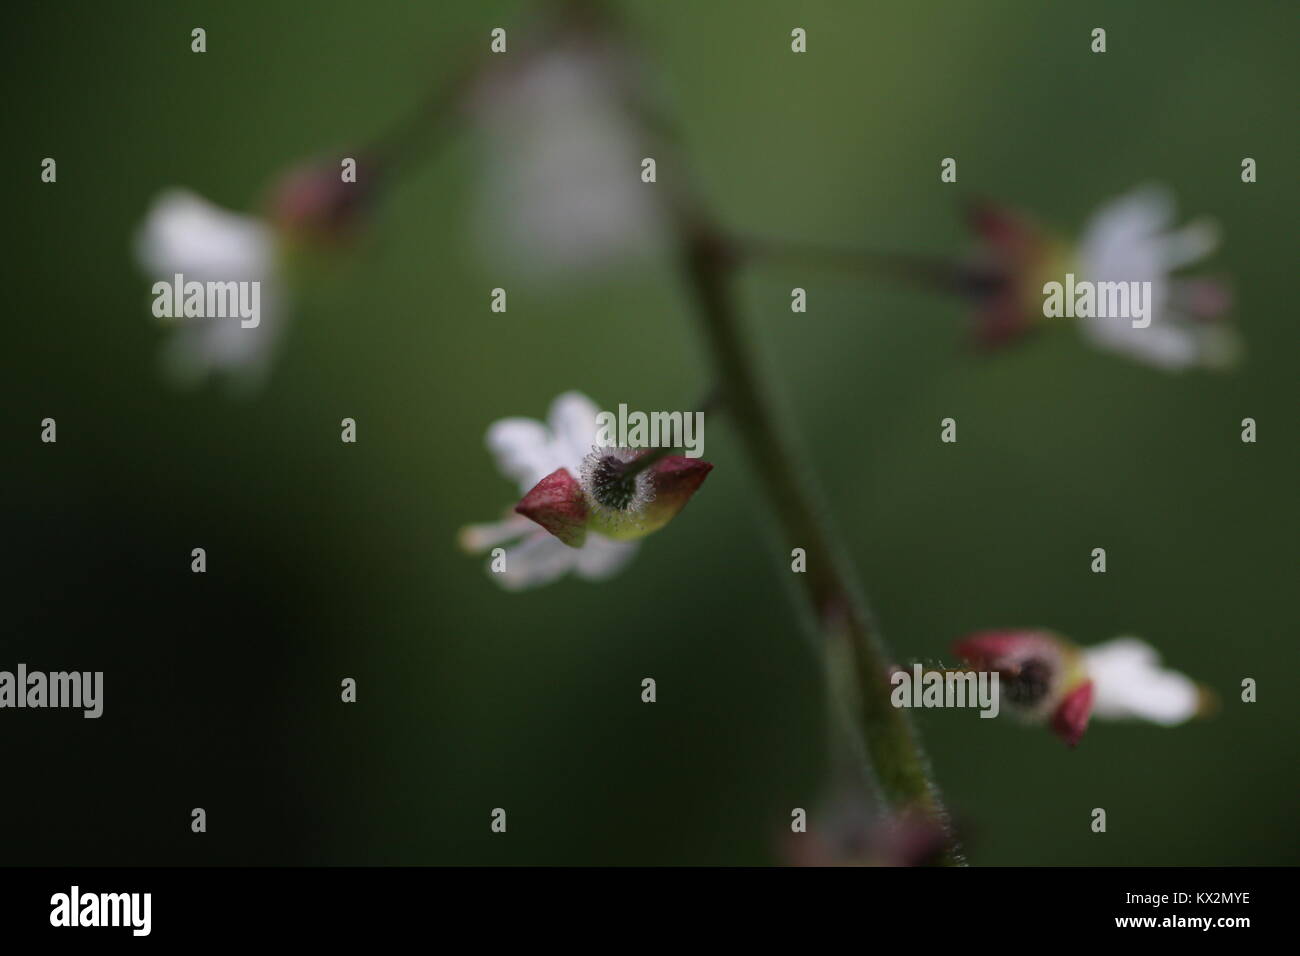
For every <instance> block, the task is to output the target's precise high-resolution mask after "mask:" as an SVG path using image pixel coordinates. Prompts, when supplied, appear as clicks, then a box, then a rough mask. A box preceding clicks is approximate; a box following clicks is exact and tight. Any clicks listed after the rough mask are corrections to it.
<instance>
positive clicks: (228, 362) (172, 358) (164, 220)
mask: <svg viewBox="0 0 1300 956" xmlns="http://www.w3.org/2000/svg"><path fill="white" fill-rule="evenodd" d="M135 252H136V258H137V259H138V260H139V263H140V266H141V268H142V269H143V270H144V271H145V272H146V274H147V275H148V276H149V277H150V279H151V280H153V281H167V282H170V281H172V279H173V277H174V276H175V275H176V274H177V273H180V274H182V275H183V276H184V277H185V281H187V282H188V281H197V282H232V281H233V282H244V281H248V282H252V281H257V282H260V283H261V290H260V295H261V301H260V310H261V314H260V321H259V323H258V325H256V326H255V327H251V328H244V327H243V326H242V325H241V323H240V322H238V321H229V320H224V319H212V318H202V319H195V318H173V319H167V320H165V321H166V322H167V323H168V324H169V325H172V326H173V328H172V329H171V331H170V333H169V338H168V341H167V343H166V345H165V346H164V349H163V365H164V368H165V369H166V371H167V372H168V374H169V375H170V376H171V377H172V378H173V379H174V380H176V381H177V382H178V383H181V384H187V385H188V384H198V383H199V382H202V381H203V380H204V379H206V378H207V377H208V376H209V375H211V374H216V373H225V374H228V375H230V376H231V377H232V378H233V379H236V380H237V381H238V384H239V385H241V386H242V387H243V388H245V389H252V388H256V387H257V386H258V385H260V384H261V383H262V382H263V381H264V380H265V378H266V375H267V372H268V371H269V368H270V363H271V359H272V356H273V353H274V351H275V346H276V343H277V342H278V340H279V338H280V335H281V333H282V331H283V325H284V301H283V294H282V290H281V289H280V282H279V277H278V269H277V251H276V238H275V234H274V231H273V230H272V229H271V227H270V226H269V225H268V224H267V223H266V222H264V221H263V220H261V219H258V218H256V217H253V216H244V215H240V214H238V213H233V212H229V211H227V210H225V209H221V208H220V207H218V206H215V205H213V204H212V203H210V202H208V201H207V200H206V199H203V198H202V197H201V196H198V195H196V194H195V193H193V192H190V191H188V190H184V189H170V190H167V191H165V192H163V193H161V194H160V195H159V196H158V197H157V198H156V199H155V200H154V202H153V205H152V206H151V207H150V209H149V212H148V214H147V215H146V217H145V221H144V224H143V225H142V226H141V228H140V231H139V233H138V234H137V236H136V240H135Z"/></svg>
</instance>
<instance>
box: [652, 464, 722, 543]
mask: <svg viewBox="0 0 1300 956" xmlns="http://www.w3.org/2000/svg"><path fill="white" fill-rule="evenodd" d="M712 470H713V466H712V465H711V464H709V463H708V462H707V461H700V460H699V459H698V458H685V457H683V456H681V455H670V456H669V457H667V458H665V459H663V460H662V461H659V462H657V463H656V464H655V465H654V467H653V468H652V469H651V474H652V475H653V476H654V488H655V497H654V501H652V502H650V504H649V505H647V506H646V520H647V521H648V522H649V523H651V524H654V525H655V528H661V527H663V526H664V525H666V524H667V523H668V522H669V521H671V520H672V519H673V518H675V517H676V516H677V514H678V512H680V511H681V510H682V509H683V508H685V507H686V502H688V501H690V500H691V495H693V494H695V492H696V491H698V490H699V488H700V485H702V484H704V479H705V478H707V477H708V476H709V472H711V471H712Z"/></svg>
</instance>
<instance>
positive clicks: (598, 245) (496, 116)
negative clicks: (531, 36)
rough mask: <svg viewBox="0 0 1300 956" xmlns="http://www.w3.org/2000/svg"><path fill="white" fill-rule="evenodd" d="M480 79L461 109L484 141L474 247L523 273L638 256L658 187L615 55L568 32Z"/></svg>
mask: <svg viewBox="0 0 1300 956" xmlns="http://www.w3.org/2000/svg"><path fill="white" fill-rule="evenodd" d="M502 60H503V65H502V66H501V67H499V68H497V69H494V70H491V71H489V72H488V73H487V74H486V75H485V76H484V77H483V79H482V81H481V83H480V85H479V87H478V88H477V90H476V91H475V96H474V97H473V99H472V102H471V110H472V114H473V117H474V119H475V120H476V122H477V124H478V126H479V127H480V128H481V130H482V133H483V137H484V140H485V150H484V170H483V177H482V189H481V197H480V206H481V211H482V218H481V223H482V225H481V229H480V232H481V238H482V239H483V242H484V244H485V246H486V247H487V248H489V249H490V250H491V251H492V254H493V257H494V259H496V258H497V257H499V256H500V255H501V254H505V255H506V256H508V257H509V258H510V260H511V261H513V262H514V263H515V265H516V266H517V267H518V268H519V269H520V270H521V271H522V272H525V273H531V274H532V275H534V276H537V275H544V274H547V273H554V272H573V271H577V270H582V269H589V268H592V267H599V266H604V265H607V264H609V263H611V262H613V261H616V260H619V259H623V258H627V257H632V256H636V255H639V254H644V253H646V252H648V251H649V250H650V249H652V248H653V247H654V246H655V245H656V243H657V242H658V241H659V240H660V237H661V230H662V227H663V217H662V215H661V212H660V208H659V206H658V200H657V196H658V191H659V190H661V189H662V188H663V187H662V186H657V185H652V184H647V183H643V182H642V181H641V161H642V159H643V158H644V157H646V156H647V155H650V153H649V152H648V151H647V149H646V147H645V145H644V142H643V137H642V136H641V134H640V132H639V128H638V126H637V124H636V122H635V120H634V117H633V116H632V115H630V111H629V103H628V101H627V97H626V95H625V94H626V92H627V90H628V87H629V73H630V69H631V67H630V63H629V59H628V56H627V54H626V53H624V52H623V51H622V50H621V49H619V48H618V47H617V46H615V45H614V44H613V43H612V42H609V41H606V40H605V39H604V38H603V37H602V36H601V35H600V34H598V33H596V32H592V31H585V30H578V29H575V30H571V31H569V32H567V33H563V34H561V35H560V36H558V37H557V38H556V40H555V42H554V43H552V44H550V45H548V46H547V47H546V48H544V49H538V50H526V51H523V52H522V53H521V54H520V55H519V56H518V57H511V58H510V62H508V63H506V62H504V60H505V58H502Z"/></svg>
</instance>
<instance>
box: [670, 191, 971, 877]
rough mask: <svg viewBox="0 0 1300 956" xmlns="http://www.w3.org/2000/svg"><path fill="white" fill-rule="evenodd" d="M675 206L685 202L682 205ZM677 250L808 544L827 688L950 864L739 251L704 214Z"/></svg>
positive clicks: (775, 504) (747, 419)
mask: <svg viewBox="0 0 1300 956" xmlns="http://www.w3.org/2000/svg"><path fill="white" fill-rule="evenodd" d="M678 209H679V212H680V211H681V207H678ZM678 222H679V242H680V253H681V256H682V259H683V265H684V269H685V272H686V275H687V278H688V281H689V284H690V288H691V291H692V293H693V295H694V297H695V299H696V302H697V304H698V306H699V311H700V315H701V317H702V320H703V327H704V331H705V336H706V338H707V341H708V346H709V350H710V353H711V355H712V360H713V365H714V371H715V374H716V377H717V383H718V388H719V391H720V397H721V401H722V404H723V406H724V407H725V408H726V409H727V411H728V413H729V414H730V415H731V418H732V420H733V422H734V424H735V427H736V430H737V432H738V433H739V435H740V437H741V440H742V441H743V443H744V445H745V448H746V451H747V452H748V454H749V457H750V459H751V461H752V464H753V470H754V473H755V474H756V475H757V476H758V478H759V480H760V481H761V482H762V484H763V490H764V492H765V493H766V495H767V498H768V500H769V501H770V503H771V506H772V509H773V511H774V512H775V513H776V516H777V518H778V520H779V523H780V527H781V531H782V537H783V539H784V543H785V547H786V548H790V549H793V548H803V549H804V551H805V552H806V554H807V562H808V563H807V570H806V571H805V572H804V573H801V574H798V575H797V577H798V579H799V583H800V585H801V586H802V588H803V590H804V592H805V596H806V597H807V599H808V603H809V605H810V607H811V610H812V613H813V616H814V619H815V621H816V624H817V629H818V631H819V633H820V635H821V637H822V639H823V641H824V644H825V646H824V647H823V648H822V652H823V653H824V654H825V659H826V665H827V683H828V685H829V686H828V693H829V695H830V706H831V707H832V710H833V712H838V713H839V714H840V715H841V717H842V719H843V720H845V721H846V722H847V724H848V726H849V727H850V728H854V729H855V732H854V733H853V737H854V739H857V740H860V741H861V743H862V745H863V747H864V749H865V755H866V756H867V757H868V758H869V760H870V764H871V766H872V769H873V770H874V775H875V779H876V782H877V783H878V784H879V786H880V789H881V791H882V793H883V795H884V797H885V799H886V801H887V802H888V803H889V805H890V807H891V809H893V810H894V811H895V812H909V811H910V812H920V813H922V814H925V815H926V816H929V817H930V818H932V819H934V820H935V821H936V822H938V823H939V825H940V826H942V827H943V828H944V832H945V835H946V845H947V851H946V853H945V856H944V862H945V863H947V864H950V865H959V864H960V863H961V862H962V860H961V857H960V854H959V851H958V849H957V845H956V842H955V840H954V839H953V836H952V832H951V827H950V825H949V821H948V818H947V813H946V811H945V810H944V807H943V804H942V802H941V800H940V797H939V793H938V790H937V788H936V787H935V786H934V784H933V783H932V782H931V780H930V775H929V766H928V763H927V761H926V758H925V755H924V754H923V752H922V750H921V746H920V744H919V742H918V741H917V739H916V737H915V734H914V733H913V730H912V726H911V721H910V720H909V719H908V717H907V715H906V714H905V713H904V712H903V711H902V710H899V709H898V708H895V707H894V706H893V705H892V704H891V703H890V699H889V698H890V690H891V685H890V684H889V673H890V670H891V661H890V656H889V653H888V651H887V650H886V648H885V646H884V644H883V642H882V641H881V638H880V636H879V634H878V633H877V632H876V629H875V627H874V625H873V623H872V622H871V620H870V616H869V614H868V612H867V610H866V607H865V604H864V602H863V601H862V600H861V599H860V598H859V596H858V595H857V593H856V590H855V586H854V584H853V581H854V575H853V573H852V570H851V568H850V567H849V564H848V561H847V560H846V559H845V558H844V556H843V553H842V552H841V550H840V548H839V546H838V544H837V542H835V541H834V540H833V536H832V534H831V531H830V529H829V528H828V526H827V524H826V523H825V522H824V521H823V520H822V518H821V517H820V516H819V515H818V513H817V509H816V508H815V507H814V505H813V498H812V495H811V494H810V492H809V490H808V487H807V483H806V480H805V479H804V477H803V476H802V475H801V474H800V472H799V471H798V469H797V468H796V466H795V457H794V455H793V453H792V451H791V447H790V445H789V443H788V441H787V440H786V437H785V436H784V435H783V434H782V433H781V430H780V428H779V426H778V422H777V419H776V416H775V415H774V414H773V412H772V408H771V406H770V404H769V398H768V395H767V393H766V391H765V390H764V388H763V387H762V384H761V382H760V380H759V376H758V374H757V372H756V371H755V366H754V363H753V362H752V360H751V357H750V354H749V351H748V349H747V348H746V345H745V342H744V340H743V333H742V330H741V322H740V318H739V316H738V314H737V309H736V304H735V298H734V296H733V293H732V280H733V277H734V273H735V269H736V266H737V265H738V264H739V262H740V258H739V256H738V254H737V253H738V250H737V248H736V247H735V246H734V245H732V244H731V243H729V242H727V241H726V240H725V239H724V238H723V237H722V235H721V233H719V232H718V231H717V230H715V229H714V228H712V227H711V226H710V225H708V224H707V223H704V222H701V221H700V220H699V219H694V218H690V217H688V216H684V215H680V216H679V218H678Z"/></svg>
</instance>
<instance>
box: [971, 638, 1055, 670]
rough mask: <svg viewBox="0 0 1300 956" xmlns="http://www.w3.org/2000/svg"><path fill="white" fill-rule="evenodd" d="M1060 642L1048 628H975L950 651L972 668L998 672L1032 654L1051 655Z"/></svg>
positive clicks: (1053, 655) (1030, 656)
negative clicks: (1031, 629)
mask: <svg viewBox="0 0 1300 956" xmlns="http://www.w3.org/2000/svg"><path fill="white" fill-rule="evenodd" d="M1060 644H1061V642H1060V639H1059V638H1057V637H1056V635H1055V634H1052V633H1051V632H1050V631H1030V630H1013V631H979V632H977V633H975V634H971V635H968V636H967V637H964V638H962V639H961V640H960V641H958V642H957V643H956V644H954V645H953V650H954V651H956V652H957V653H958V654H959V655H961V656H962V657H963V658H964V659H966V660H967V661H969V662H970V663H971V664H972V665H973V666H974V667H977V668H980V669H987V670H995V671H1000V670H1003V669H1004V668H1007V667H1009V666H1011V665H1013V664H1015V663H1016V662H1018V661H1023V660H1025V659H1029V658H1034V657H1036V656H1043V657H1055V656H1057V655H1059V654H1060Z"/></svg>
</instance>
